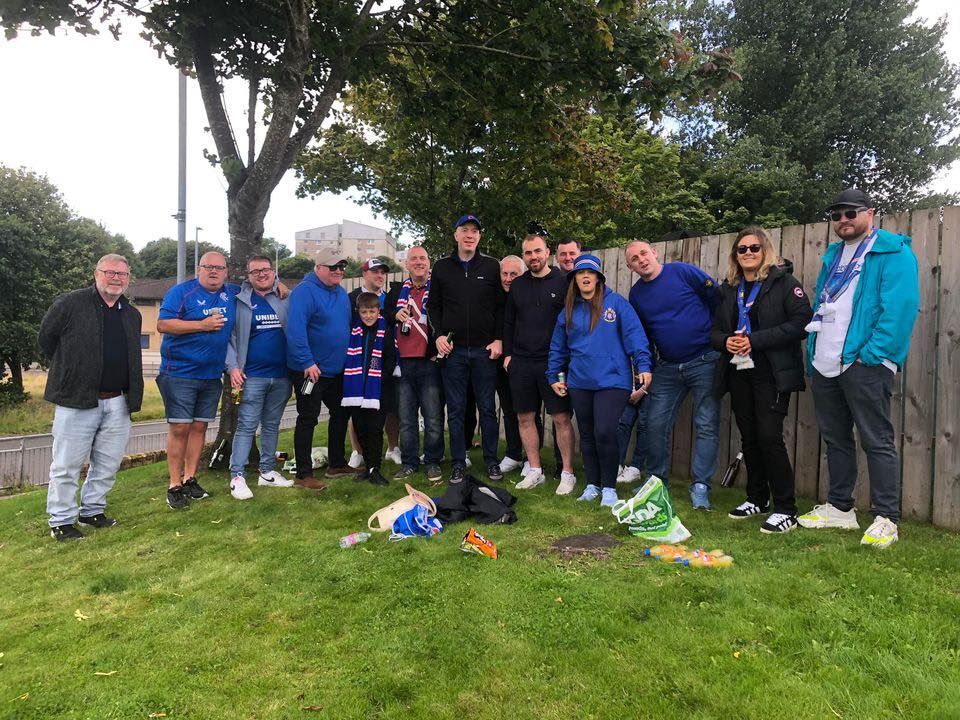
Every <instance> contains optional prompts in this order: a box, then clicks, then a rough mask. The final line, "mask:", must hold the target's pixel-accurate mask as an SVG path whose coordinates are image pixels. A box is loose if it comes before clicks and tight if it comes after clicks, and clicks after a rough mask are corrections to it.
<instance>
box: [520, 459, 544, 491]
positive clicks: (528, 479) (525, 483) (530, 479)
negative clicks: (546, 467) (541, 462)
mask: <svg viewBox="0 0 960 720" xmlns="http://www.w3.org/2000/svg"><path fill="white" fill-rule="evenodd" d="M517 464H518V465H519V463H517ZM546 481H547V479H546V478H545V477H544V476H543V470H541V469H540V468H530V472H528V473H527V474H526V475H525V476H524V478H523V480H521V481H520V482H518V483H517V490H533V488H535V487H539V486H540V485H543V484H544V483H545V482H546Z"/></svg>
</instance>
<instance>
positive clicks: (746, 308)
mask: <svg viewBox="0 0 960 720" xmlns="http://www.w3.org/2000/svg"><path fill="white" fill-rule="evenodd" d="M761 285H763V283H762V282H760V278H757V279H756V280H755V281H754V283H753V287H752V288H751V289H750V297H748V298H747V300H746V302H744V300H743V297H744V295H745V294H746V280H745V279H744V278H742V277H741V278H740V287H739V289H738V290H737V308H738V309H739V311H740V313H739V317H738V318H737V332H740V331H743V333H744V334H746V335H749V334H750V315H749V312H750V308H751V307H753V303H754V302H755V301H756V299H757V295H759V294H760V287H761Z"/></svg>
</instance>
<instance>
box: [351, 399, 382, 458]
mask: <svg viewBox="0 0 960 720" xmlns="http://www.w3.org/2000/svg"><path fill="white" fill-rule="evenodd" d="M386 417H387V415H386V413H385V412H384V411H383V410H374V409H373V408H359V407H352V408H350V418H351V419H352V420H353V428H354V430H356V431H357V437H358V438H359V439H360V448H361V449H362V450H363V464H364V465H365V466H366V468H367V470H373V469H374V468H379V467H380V466H381V465H382V464H383V422H384V420H386Z"/></svg>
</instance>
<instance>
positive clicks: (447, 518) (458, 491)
mask: <svg viewBox="0 0 960 720" xmlns="http://www.w3.org/2000/svg"><path fill="white" fill-rule="evenodd" d="M431 290H432V286H431ZM434 502H435V503H436V505H437V519H438V520H439V521H440V522H442V523H443V524H444V525H447V524H449V523H458V522H464V521H466V520H470V519H471V518H472V519H474V520H476V521H477V522H478V523H482V524H484V525H491V524H494V523H495V524H497V525H512V524H513V523H515V522H516V521H517V514H516V513H515V512H514V511H513V509H512V508H513V506H514V505H515V504H516V502H517V499H516V498H515V497H514V496H513V495H511V494H510V493H509V492H508V491H507V490H505V489H504V488H501V487H492V486H490V485H487V484H486V483H485V482H481V481H480V480H477V479H476V478H475V477H473V476H472V475H467V476H466V477H465V478H464V479H463V482H458V483H454V484H451V485H449V486H447V491H446V492H445V493H444V494H443V495H442V496H441V497H439V498H434Z"/></svg>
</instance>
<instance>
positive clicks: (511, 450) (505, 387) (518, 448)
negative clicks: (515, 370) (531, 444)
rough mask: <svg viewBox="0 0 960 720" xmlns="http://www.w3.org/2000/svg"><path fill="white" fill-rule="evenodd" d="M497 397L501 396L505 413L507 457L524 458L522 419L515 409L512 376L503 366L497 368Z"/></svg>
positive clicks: (503, 413)
mask: <svg viewBox="0 0 960 720" xmlns="http://www.w3.org/2000/svg"><path fill="white" fill-rule="evenodd" d="M497 397H498V398H500V414H501V415H503V436H504V439H506V441H507V452H506V457H509V458H513V459H514V460H522V459H523V443H522V442H520V421H519V420H517V413H516V412H515V411H514V409H513V393H511V392H510V377H509V376H508V375H507V373H506V371H505V370H504V369H503V367H502V366H501V367H499V368H498V369H497Z"/></svg>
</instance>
